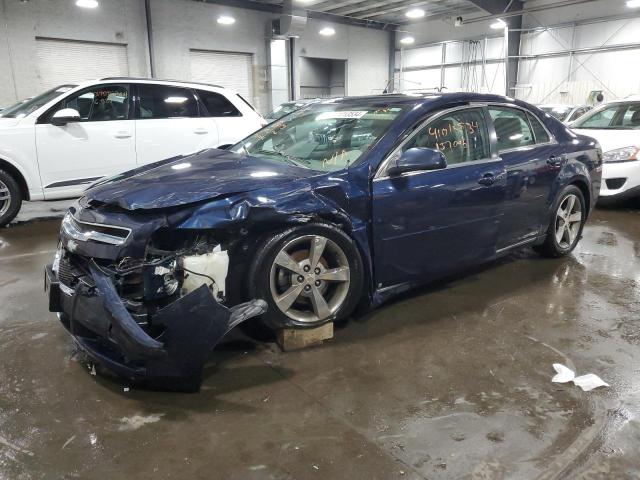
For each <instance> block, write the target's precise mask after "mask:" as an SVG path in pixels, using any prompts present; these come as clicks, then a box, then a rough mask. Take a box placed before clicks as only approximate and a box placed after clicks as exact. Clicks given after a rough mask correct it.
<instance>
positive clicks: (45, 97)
mask: <svg viewBox="0 0 640 480" xmlns="http://www.w3.org/2000/svg"><path fill="white" fill-rule="evenodd" d="M75 87H76V86H75V85H60V86H59V87H55V88H52V89H51V90H47V91H46V92H44V93H41V94H40V95H38V96H36V97H33V98H29V99H27V100H23V101H21V102H18V103H16V104H15V105H13V106H11V107H9V108H7V109H5V110H3V111H2V112H1V113H0V117H5V118H22V117H26V116H27V115H29V114H30V113H33V112H35V111H36V110H38V109H39V108H40V107H43V106H45V105H46V104H47V103H49V102H51V101H53V100H55V99H56V98H57V97H59V96H61V95H62V94H64V93H66V92H68V91H69V90H71V89H72V88H75Z"/></svg>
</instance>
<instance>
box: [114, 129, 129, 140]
mask: <svg viewBox="0 0 640 480" xmlns="http://www.w3.org/2000/svg"><path fill="white" fill-rule="evenodd" d="M114 136H115V137H116V138H131V133H130V132H125V131H124V130H123V131H121V132H117V133H116V134H115V135H114Z"/></svg>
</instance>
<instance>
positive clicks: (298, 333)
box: [277, 322, 333, 352]
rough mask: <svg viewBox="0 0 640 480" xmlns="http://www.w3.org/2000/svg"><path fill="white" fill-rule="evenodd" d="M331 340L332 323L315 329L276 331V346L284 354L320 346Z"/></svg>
mask: <svg viewBox="0 0 640 480" xmlns="http://www.w3.org/2000/svg"><path fill="white" fill-rule="evenodd" d="M331 338H333V322H329V323H325V324H324V325H322V326H320V327H317V328H283V329H282V330H278V338H277V341H278V345H279V346H280V348H281V349H282V350H284V351H285V352H289V351H291V350H300V349H302V348H308V347H312V346H314V345H320V344H321V343H322V342H323V341H325V340H329V339H331Z"/></svg>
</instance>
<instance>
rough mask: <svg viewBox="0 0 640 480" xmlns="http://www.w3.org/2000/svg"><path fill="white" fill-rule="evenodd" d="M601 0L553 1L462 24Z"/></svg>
mask: <svg viewBox="0 0 640 480" xmlns="http://www.w3.org/2000/svg"><path fill="white" fill-rule="evenodd" d="M600 1H601V0H565V1H563V2H559V3H553V4H551V5H540V6H537V7H531V8H527V9H520V10H512V11H510V12H504V13H498V14H496V15H485V16H483V17H476V18H471V19H469V20H463V21H462V24H463V25H469V24H471V23H478V22H487V21H490V20H497V19H505V18H510V17H519V16H522V15H525V14H527V13H534V12H542V11H546V10H553V9H555V8H562V7H572V6H575V5H582V4H584V3H593V2H600Z"/></svg>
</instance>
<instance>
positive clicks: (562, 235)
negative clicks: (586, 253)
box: [537, 185, 587, 258]
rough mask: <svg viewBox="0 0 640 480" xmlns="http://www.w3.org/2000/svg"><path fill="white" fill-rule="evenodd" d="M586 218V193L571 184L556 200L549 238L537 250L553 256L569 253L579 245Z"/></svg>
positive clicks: (548, 232)
mask: <svg viewBox="0 0 640 480" xmlns="http://www.w3.org/2000/svg"><path fill="white" fill-rule="evenodd" d="M586 219H587V209H586V203H585V200H584V195H583V194H582V192H581V191H580V189H579V188H578V187H576V186H575V185H569V186H568V187H567V188H565V189H564V190H563V191H562V192H561V193H560V195H559V196H558V199H557V200H556V203H555V206H554V213H553V215H552V217H551V222H550V224H549V228H548V230H547V238H546V240H545V242H544V243H543V244H542V245H541V246H540V247H538V248H537V250H538V251H539V252H540V253H541V254H543V255H545V256H547V257H552V258H558V257H563V256H565V255H568V254H569V253H571V252H572V251H573V250H574V249H575V248H576V246H577V245H578V242H579V241H580V238H581V237H582V229H583V228H584V223H585V221H586Z"/></svg>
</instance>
